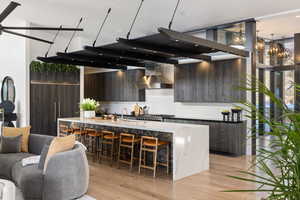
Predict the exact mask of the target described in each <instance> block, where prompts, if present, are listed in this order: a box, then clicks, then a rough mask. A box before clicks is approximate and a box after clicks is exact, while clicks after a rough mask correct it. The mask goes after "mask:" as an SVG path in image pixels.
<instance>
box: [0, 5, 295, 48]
mask: <svg viewBox="0 0 300 200" xmlns="http://www.w3.org/2000/svg"><path fill="white" fill-rule="evenodd" d="M9 2H10V1H8V0H2V1H1V4H0V11H1V10H3V9H4V8H5V7H6V6H7V5H8V3H9ZM18 2H20V3H21V4H22V6H21V7H18V8H17V9H16V10H15V11H14V12H13V13H12V14H11V16H10V17H17V18H22V19H25V20H27V21H29V22H31V23H34V24H42V25H51V26H59V25H61V24H63V25H68V26H76V24H77V22H78V20H79V19H80V17H84V23H83V27H84V28H85V31H84V32H83V33H80V34H81V35H82V36H83V37H85V38H87V42H89V41H92V40H93V39H94V37H95V35H96V33H97V31H98V28H99V25H100V23H101V22H102V20H103V18H104V16H105V14H106V12H107V9H108V8H110V7H111V8H112V12H111V17H110V18H109V20H108V23H107V25H106V26H105V27H104V30H103V33H102V38H101V39H100V41H99V43H100V42H102V43H107V42H113V41H115V39H116V38H117V37H125V36H126V34H127V32H128V29H129V26H130V23H131V21H132V19H133V17H134V15H135V12H136V10H137V8H138V5H139V3H140V0H109V1H108V0H18ZM175 5H176V0H145V1H144V5H143V8H142V10H141V13H140V15H139V17H138V19H137V21H136V25H135V27H134V29H133V31H132V37H139V36H143V35H149V34H152V33H156V30H157V28H158V27H161V26H162V27H167V26H168V23H169V20H170V18H171V16H172V12H173V10H174V7H175ZM298 8H300V1H299V0H284V1H274V0H242V1H241V0H226V1H225V0H209V1H204V0H182V1H181V4H180V6H179V8H178V13H177V15H176V17H175V21H174V25H173V29H175V30H178V31H186V30H191V29H194V28H200V27H206V26H211V25H217V24H222V23H227V22H232V21H236V20H241V19H246V18H256V17H260V16H266V15H271V14H274V13H279V12H286V11H289V10H294V9H298ZM265 20H266V19H265ZM294 21H295V20H294ZM290 22H291V21H290V20H282V21H281V22H280V23H284V24H290ZM296 22H297V24H298V23H300V18H297V20H296ZM261 23H263V22H261ZM293 23H295V22H293ZM3 24H4V25H11V26H13V24H5V21H4V22H3ZM274 26H275V28H276V31H278V32H280V33H281V32H283V29H282V27H283V25H282V24H280V25H278V24H277V22H273V21H272V22H268V23H266V24H264V28H263V29H270V30H271V29H273V30H274V31H275V29H274ZM289 26H290V27H291V29H284V31H287V32H288V31H290V30H292V31H294V29H297V27H294V26H295V24H294V25H289ZM299 27H300V26H299ZM273 30H272V31H271V32H274V31H273ZM299 31H300V30H299ZM265 32H269V31H267V30H266V31H265Z"/></svg>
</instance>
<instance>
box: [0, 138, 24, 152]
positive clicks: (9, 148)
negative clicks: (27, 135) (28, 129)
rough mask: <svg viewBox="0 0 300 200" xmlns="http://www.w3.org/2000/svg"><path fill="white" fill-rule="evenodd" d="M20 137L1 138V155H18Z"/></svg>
mask: <svg viewBox="0 0 300 200" xmlns="http://www.w3.org/2000/svg"><path fill="white" fill-rule="evenodd" d="M21 143H22V135H19V136H15V137H14V136H13V137H12V136H1V145H0V151H1V153H20V152H21Z"/></svg>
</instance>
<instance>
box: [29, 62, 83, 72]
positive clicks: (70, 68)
mask: <svg viewBox="0 0 300 200" xmlns="http://www.w3.org/2000/svg"><path fill="white" fill-rule="evenodd" d="M30 71H31V72H79V71H80V70H79V69H78V68H77V67H76V66H74V65H65V64H52V63H42V62H39V61H32V62H31V64H30Z"/></svg>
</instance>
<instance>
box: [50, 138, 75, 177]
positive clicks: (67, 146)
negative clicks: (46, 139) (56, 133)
mask: <svg viewBox="0 0 300 200" xmlns="http://www.w3.org/2000/svg"><path fill="white" fill-rule="evenodd" d="M74 146H75V135H69V136H66V137H56V138H54V139H53V140H52V142H51V144H50V146H49V149H48V154H47V156H46V160H45V164H44V172H45V171H46V169H47V165H48V162H49V160H50V159H51V157H52V156H53V155H55V154H57V153H60V152H64V151H68V150H71V149H73V147H74Z"/></svg>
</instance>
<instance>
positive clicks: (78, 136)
mask: <svg viewBox="0 0 300 200" xmlns="http://www.w3.org/2000/svg"><path fill="white" fill-rule="evenodd" d="M71 129H72V133H73V134H74V135H75V138H76V140H77V141H79V142H81V143H83V144H84V143H85V138H84V137H85V134H86V132H85V131H84V130H82V129H81V128H80V127H78V126H75V125H73V126H72V128H71Z"/></svg>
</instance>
